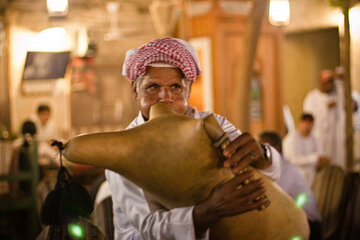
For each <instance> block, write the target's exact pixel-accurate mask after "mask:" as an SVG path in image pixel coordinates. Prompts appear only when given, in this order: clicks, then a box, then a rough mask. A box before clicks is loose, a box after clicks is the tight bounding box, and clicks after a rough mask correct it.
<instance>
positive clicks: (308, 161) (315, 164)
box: [283, 113, 330, 187]
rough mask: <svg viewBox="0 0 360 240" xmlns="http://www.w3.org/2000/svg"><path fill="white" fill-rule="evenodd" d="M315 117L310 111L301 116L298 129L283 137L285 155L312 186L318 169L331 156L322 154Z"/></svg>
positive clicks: (327, 161)
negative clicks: (314, 127)
mask: <svg viewBox="0 0 360 240" xmlns="http://www.w3.org/2000/svg"><path fill="white" fill-rule="evenodd" d="M313 126H314V117H313V116H312V115H311V114H309V113H303V114H302V115H301V116H300V121H299V127H298V129H297V130H295V131H293V132H290V133H288V134H287V135H286V136H285V137H284V139H283V155H284V157H285V159H287V160H288V161H290V162H291V163H293V164H295V165H296V166H297V167H298V168H299V170H300V172H301V174H302V175H303V177H304V179H305V180H306V182H307V184H308V185H309V186H310V187H311V186H312V184H313V182H314V179H315V175H316V171H317V170H319V169H321V168H322V167H323V166H325V165H327V164H328V163H329V161H330V160H329V158H327V157H325V156H321V155H320V153H319V147H318V142H317V140H316V138H315V137H314V136H313V134H312V133H311V132H312V129H313Z"/></svg>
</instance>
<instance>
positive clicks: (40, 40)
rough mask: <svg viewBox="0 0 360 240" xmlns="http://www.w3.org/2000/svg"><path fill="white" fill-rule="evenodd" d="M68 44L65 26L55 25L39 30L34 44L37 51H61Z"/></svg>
mask: <svg viewBox="0 0 360 240" xmlns="http://www.w3.org/2000/svg"><path fill="white" fill-rule="evenodd" d="M67 46H68V39H67V35H66V30H65V28H61V27H55V28H48V29H45V30H43V31H41V32H40V33H39V34H38V35H37V39H36V46H33V48H37V50H38V51H61V50H63V49H66V47H67Z"/></svg>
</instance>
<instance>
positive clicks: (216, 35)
mask: <svg viewBox="0 0 360 240" xmlns="http://www.w3.org/2000/svg"><path fill="white" fill-rule="evenodd" d="M189 23H190V25H191V32H190V34H189V36H190V38H191V37H200V36H208V37H210V38H211V39H212V45H213V47H212V51H213V52H212V55H213V76H214V79H213V84H214V86H213V87H214V88H213V89H214V90H213V91H214V92H213V95H214V111H215V112H216V113H218V114H221V115H223V116H225V117H227V118H228V119H229V120H230V121H232V119H233V116H235V114H238V110H237V109H233V107H232V105H233V104H232V103H231V102H230V99H231V95H230V94H231V89H232V88H233V85H234V81H236V79H235V78H234V64H235V61H236V59H235V58H236V55H238V53H239V51H240V50H241V47H242V44H243V40H242V39H243V32H244V27H245V24H246V16H243V15H236V14H230V13H225V12H223V11H222V10H221V9H219V8H217V7H214V8H213V9H212V10H211V11H210V12H208V13H207V14H205V15H203V16H196V17H192V18H190V21H189ZM281 44H282V33H281V31H280V30H279V29H276V28H274V27H272V26H269V25H268V24H267V23H266V22H265V23H264V24H263V28H262V31H261V34H260V38H259V42H258V49H257V53H256V61H257V62H258V63H257V64H258V65H260V71H261V73H260V76H261V79H262V89H261V92H262V96H263V98H262V107H263V118H262V119H260V120H252V121H251V128H250V131H251V132H252V133H253V134H254V135H257V134H258V133H259V132H260V131H262V130H265V129H266V130H275V131H277V132H279V133H280V134H282V133H283V131H284V127H283V121H282V93H281V90H280V89H281V74H280V72H281V69H280V66H281ZM249 104H250V103H249ZM244 117H249V116H244Z"/></svg>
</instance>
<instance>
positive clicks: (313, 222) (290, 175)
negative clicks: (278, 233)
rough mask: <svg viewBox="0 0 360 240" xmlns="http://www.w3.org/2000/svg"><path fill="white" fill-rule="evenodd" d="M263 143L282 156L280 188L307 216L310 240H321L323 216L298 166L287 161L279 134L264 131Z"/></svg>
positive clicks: (260, 138)
mask: <svg viewBox="0 0 360 240" xmlns="http://www.w3.org/2000/svg"><path fill="white" fill-rule="evenodd" d="M259 141H260V142H261V143H267V144H270V145H271V146H272V147H274V148H275V149H276V150H278V152H279V153H280V154H281V155H282V159H281V167H280V169H281V173H280V178H279V179H278V180H277V181H276V183H277V184H278V185H279V187H280V188H281V189H282V190H283V191H284V192H286V193H287V194H288V195H289V196H290V197H291V198H292V199H294V200H295V201H296V205H297V206H298V207H301V208H302V209H303V210H304V211H305V213H306V216H307V219H308V222H309V225H310V238H309V239H310V240H321V239H322V237H321V215H320V212H319V210H318V207H317V203H316V200H315V196H314V193H313V191H312V190H311V188H310V186H309V185H308V184H307V183H306V181H305V179H304V178H303V176H302V175H301V173H300V171H299V169H298V168H297V166H296V165H294V164H292V163H291V162H289V161H287V160H286V158H285V157H284V156H283V154H282V141H281V137H280V135H279V134H277V133H276V132H271V131H263V132H261V133H260V134H259Z"/></svg>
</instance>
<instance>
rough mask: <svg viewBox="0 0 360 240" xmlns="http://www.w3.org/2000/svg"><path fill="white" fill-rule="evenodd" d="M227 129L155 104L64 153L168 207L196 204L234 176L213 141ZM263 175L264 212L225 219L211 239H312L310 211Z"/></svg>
mask: <svg viewBox="0 0 360 240" xmlns="http://www.w3.org/2000/svg"><path fill="white" fill-rule="evenodd" d="M223 134H224V132H223V130H222V129H221V127H220V126H219V124H218V123H217V122H216V120H215V118H214V117H213V116H212V115H209V116H207V117H205V118H202V119H194V118H191V117H187V116H184V115H178V114H176V113H175V112H174V110H173V109H172V108H171V107H169V106H168V105H166V104H164V103H158V104H155V105H153V107H152V108H151V110H150V120H149V121H147V122H146V123H144V124H142V125H140V126H137V127H135V128H132V129H128V130H124V131H117V132H103V133H93V134H85V135H80V136H77V137H74V138H72V139H70V140H69V141H68V142H67V143H66V144H65V149H64V150H63V155H64V156H65V158H66V159H67V160H69V161H71V162H74V163H80V164H89V165H93V166H97V167H102V168H107V169H110V170H113V171H115V172H118V173H119V174H121V175H122V176H124V177H126V178H127V179H129V180H131V181H132V182H134V183H135V184H137V185H138V186H139V187H141V188H142V189H143V190H144V191H145V192H146V193H147V194H149V195H150V196H151V197H152V198H153V199H154V200H155V201H157V202H159V203H160V204H162V205H163V206H165V207H166V208H167V209H173V208H177V207H184V206H191V205H194V204H196V203H198V202H200V201H201V200H203V199H205V198H206V197H207V196H208V195H209V194H210V192H211V191H212V189H213V188H214V187H216V186H217V185H219V184H222V183H225V182H227V181H228V180H230V179H231V178H233V177H234V175H233V173H232V172H231V170H230V169H229V168H223V167H219V161H220V157H219V151H218V150H217V149H216V148H215V147H214V146H213V144H214V142H215V141H217V140H218V138H220V137H221V136H222V135H223ZM251 170H252V171H254V174H255V178H259V177H260V178H263V179H264V180H265V183H264V186H265V188H266V189H267V191H266V195H267V197H268V199H269V200H270V201H271V204H270V206H269V207H267V208H266V209H264V210H262V211H256V210H255V211H251V212H247V213H244V214H241V215H237V216H234V217H227V218H222V219H221V220H219V221H218V222H216V223H215V224H214V225H213V226H212V227H211V239H233V240H237V239H246V240H251V239H258V240H260V239H261V240H262V239H269V240H276V239H279V240H282V239H284V240H293V239H303V240H305V239H308V236H309V226H308V222H307V219H306V215H305V213H304V212H303V210H302V209H301V208H298V207H296V204H295V202H294V201H293V200H292V199H291V198H290V197H289V196H288V195H287V194H286V193H284V192H283V191H282V190H281V189H280V188H279V187H278V186H277V185H276V184H275V183H273V182H272V181H271V180H270V179H269V178H267V177H266V176H265V175H262V174H261V173H260V172H258V171H257V170H255V169H253V168H251Z"/></svg>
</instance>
